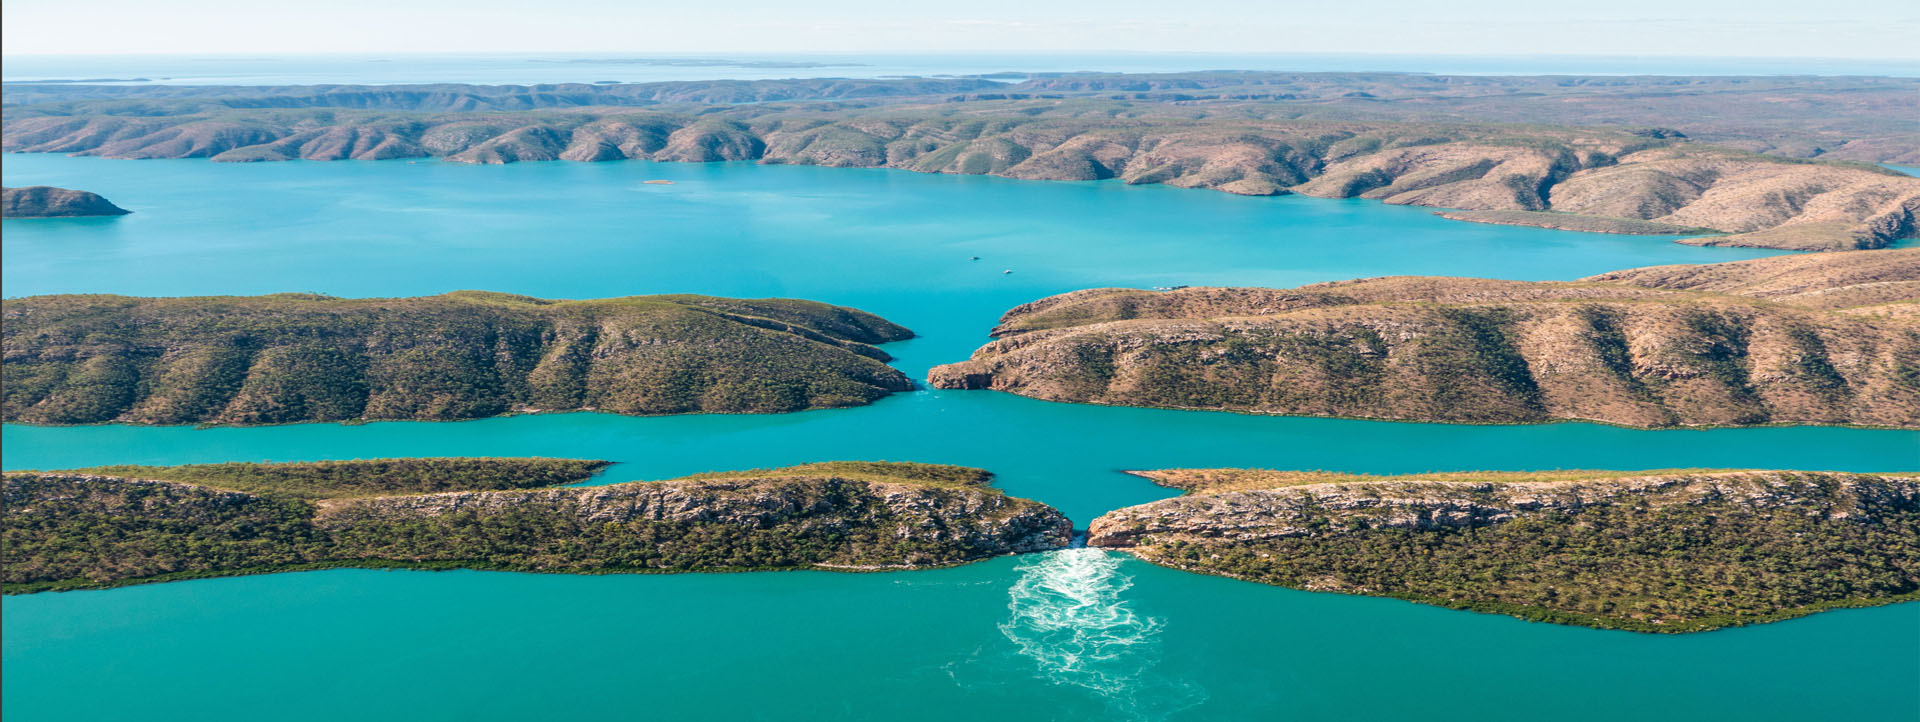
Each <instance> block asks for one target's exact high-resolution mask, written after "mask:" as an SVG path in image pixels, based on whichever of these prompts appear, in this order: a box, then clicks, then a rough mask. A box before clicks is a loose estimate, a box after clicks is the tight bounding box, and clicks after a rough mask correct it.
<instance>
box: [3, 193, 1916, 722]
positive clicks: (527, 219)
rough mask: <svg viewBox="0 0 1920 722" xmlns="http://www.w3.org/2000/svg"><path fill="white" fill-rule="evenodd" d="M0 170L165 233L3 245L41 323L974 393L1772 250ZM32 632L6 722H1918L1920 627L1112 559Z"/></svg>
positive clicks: (578, 440)
mask: <svg viewBox="0 0 1920 722" xmlns="http://www.w3.org/2000/svg"><path fill="white" fill-rule="evenodd" d="M0 172H3V173H4V180H5V183H6V184H7V185H9V186H12V185H28V184H48V185H59V186H65V187H75V188H83V189H87V190H92V191H96V192H99V193H102V194H103V195H105V196H107V197H108V198H109V199H111V200H113V201H114V202H115V203H117V204H119V205H121V206H123V207H125V208H128V209H130V210H133V211H134V214H133V215H130V216H124V217H119V218H108V219H58V220H8V221H4V222H0V243H4V256H5V258H4V264H3V265H0V285H3V286H4V292H5V293H6V294H7V295H8V296H23V295H32V294H45V293H106V292H112V293H125V294H135V295H204V294H220V293H236V294H253V293H270V292H279V291H317V292H322V293H329V294H334V295H340V296H402V295H418V294H431V293H441V292H446V291H451V290H456V289H466V288H474V289H486V290H496V291H506V292H514V293H523V294H529V295H535V296H543V297H553V298H592V297H604V296H619V295H632V294H645V293H670V292H691V293H711V294H718V295H734V296H787V297H800V298H811V299H816V300H821V301H827V302H831V303H838V304H846V305H852V306H857V307H860V308H863V309H866V310H869V311H873V312H875V313H879V314H881V315H883V316H886V317H887V318H889V319H892V320H894V321H897V322H900V323H902V324H905V325H907V326H909V327H911V328H913V329H914V330H916V331H918V332H919V333H920V334H921V337H920V338H917V339H915V340H912V341H907V342H902V343H896V344H889V345H887V346H886V347H885V348H886V350H887V351H889V352H890V353H892V354H894V355H895V356H896V357H897V360H896V362H895V363H896V365H898V366H899V367H900V368H902V369H903V370H905V371H907V372H908V373H909V374H911V375H914V376H924V374H925V371H926V369H927V368H928V367H930V366H932V365H935V364H939V363H945V362H948V361H952V360H957V359H960V358H963V357H965V356H966V354H968V353H969V352H970V351H971V350H972V349H973V348H974V347H976V346H977V345H979V344H980V343H981V342H983V341H984V340H985V334H986V332H987V330H988V329H989V328H991V327H992V325H993V324H994V322H995V319H996V318H997V317H998V315H999V314H1000V313H1001V312H1003V311H1004V310H1006V309H1007V308H1009V307H1011V306H1014V305H1017V304H1019V303H1023V302H1026V301H1029V300H1033V299H1035V298H1039V297H1041V296H1045V295H1048V294H1053V293H1060V292H1064V291H1070V290H1076V289H1080V288H1088V287H1100V286H1127V287H1151V286H1161V285H1176V284H1188V285H1268V286H1292V285H1298V284H1303V283H1311V282H1317V281H1326V280H1334V279H1342V278H1353V277H1364V276H1380V275H1392V274H1447V275H1471V276H1485V277H1497V278H1515V279H1570V278H1578V277H1582V276H1586V275H1590V274H1594V273H1599V272H1602V271H1607V270H1613V269H1618V268H1627V267H1633V266H1643V265H1651V264H1661V263H1707V262H1715V261H1725V260H1737V259H1741V258H1752V257H1758V256H1762V255H1766V252H1761V251H1752V250H1740V249H1724V248H1695V247H1690V246H1682V245H1678V244H1674V243H1671V242H1670V241H1671V240H1672V239H1671V238H1668V237H1645V236H1641V237H1635V236H1613V235H1599V234H1582V233H1572V232H1563V231H1550V230H1542V229H1530V228H1515V227H1505V226H1488V225H1475V224H1467V223H1458V222H1453V221H1447V220H1444V219H1440V218H1438V217H1436V216H1434V215H1432V212H1431V210H1430V209H1421V208H1409V207H1393V206H1385V205H1381V204H1378V203H1373V202H1370V201H1358V200H1355V201H1343V200H1323V199H1311V198H1301V197H1280V198H1243V197H1236V196H1231V195H1227V194H1223V193H1214V192H1207V191H1189V190H1179V189H1172V188H1163V187H1153V186H1147V187H1133V186H1125V185H1122V184H1118V183H1112V182H1091V183H1047V182H1023V181H1013V180H1007V179H999V178H987V177H954V176H932V175H918V174H912V173H905V172H896V171H883V170H852V169H822V168H809V167H782V166H758V165H752V164H709V165H693V164H653V163H644V162H623V163H607V164H579V163H527V164H519V165H510V166H499V167H482V166H465V165H456V164H446V163H438V162H430V161H422V162H407V161H385V162H340V163H313V162H291V163H262V164H252V165H228V164H216V163H210V162H206V161H200V160H154V161H109V160H99V159H85V158H66V157H54V156H33V155H14V156H8V157H7V158H6V161H5V164H4V168H3V169H0ZM647 180H671V181H673V183H672V184H670V185H663V184H646V183H644V181H647ZM973 256H979V257H980V259H981V260H979V261H972V260H969V258H970V257H973ZM1005 271H1012V273H1006V272H1005ZM0 445H3V447H4V457H0V462H3V463H4V466H5V468H7V469H28V468H63V467H73V466H80V465H89V464H102V463H117V462H130V463H185V462H206V461H231V460H279V461H292V460H306V459H341V458H365V457H377V456H403V455H489V454H490V455H522V454H526V455H545V456H572V457H589V458H605V459H611V460H614V461H617V462H619V463H618V464H617V465H616V466H614V467H612V468H611V469H609V470H608V471H607V472H606V473H605V474H604V475H603V476H602V477H601V479H599V480H598V481H607V482H611V481H625V480H632V479H657V478H666V477H671V476H676V475H681V474H685V473H690V472H696V471H704V470H714V469H740V468H750V467H765V466H775V465H784V464H792V463H799V462H806V461H819V460H829V459H889V460H912V461H932V462H947V463H959V464H968V465H973V466H980V467H984V468H988V469H991V470H993V471H995V472H997V473H998V474H999V478H998V483H999V485H1000V486H1001V487H1003V488H1005V489H1006V490H1008V491H1009V492H1010V493H1013V494H1016V495H1019V496H1025V497H1029V498H1034V499H1038V500H1040V501H1044V502H1046V503H1049V504H1053V505H1055V506H1057V507H1058V508H1060V509H1061V510H1063V511H1064V512H1065V513H1067V514H1068V515H1069V516H1070V517H1072V518H1073V519H1074V521H1075V522H1076V523H1077V524H1080V525H1084V524H1085V523H1086V522H1087V521H1088V520H1090V519H1092V518H1093V517H1095V516H1097V515H1099V514H1100V513H1103V512H1105V511H1108V510H1111V509H1114V508H1117V507H1120V506H1125V505H1130V504H1136V503H1140V502H1144V501H1148V500H1152V499H1156V498H1162V497H1165V496H1168V495H1169V493H1168V491H1167V490H1165V489H1160V488H1158V487H1154V486H1152V485H1150V484H1147V483H1146V482H1144V481H1143V480H1141V479H1139V478H1136V477H1132V476H1128V475H1125V474H1122V473H1120V472H1121V471H1122V470H1125V469H1141V468H1164V467H1173V466H1263V467H1274V468H1295V469H1329V470H1342V471H1360V472H1418V471H1440V470H1470V469H1515V470H1520V469H1548V468H1615V469H1641V468H1665V467H1683V466H1684V467H1789V468H1812V469H1843V470H1889V469H1913V468H1920V433H1914V432H1903V431H1883V430H1864V429H1834V428H1805V427H1794V428H1765V429H1718V430H1704V431H1703V430H1684V431H1636V430H1629V429H1621V428H1613V427H1607V426H1599V425H1591V424H1556V425H1542V426H1484V427H1482V426H1448V425H1432V424H1406V423H1385V422H1365V421H1351V420H1336V419H1305V418H1275V417H1259V416H1247V415H1235V414H1224V413H1209V412H1179V411H1164V410H1151V409H1126V408H1104V407H1091V406H1076V405H1066V404H1053V403H1046V402H1040V401H1034V400H1029V399H1023V398H1019V397H1014V396H1010V395H1005V394H999V393H994V392H979V391H976V392H936V391H918V392H914V393H909V394H902V395H897V396H895V397H891V398H888V399H885V400H883V401H881V402H880V403H877V404H874V405H872V406H868V407H863V408H857V409H846V410H833V411H816V412H807V413H800V414H788V415H774V416H718V415H707V416H680V417H657V418H630V417H620V416H611V415H604V414H559V415H540V416H522V417H513V418H502V419H491V420H484V421H473V422H461V423H374V424H363V425H331V424H307V425H293V426H279V427H265V428H218V429H192V428H184V427H173V428H136V427H125V426H97V427H77V428H47V427H26V426H13V425H9V426H6V427H5V428H4V431H3V432H0ZM0 605H3V607H4V609H3V610H0V611H3V612H4V614H0V625H3V628H0V636H3V638H4V644H3V645H0V654H3V657H4V658H3V659H0V663H4V667H5V670H6V674H5V676H4V689H3V690H0V712H3V713H4V716H6V717H7V718H8V719H10V720H21V721H24V720H51V719H122V718H140V719H163V720H170V719H181V720H186V719H192V720H243V719H244V720H256V719H316V720H317V719H337V718H340V717H345V716H353V717H358V718H363V719H382V720H384V719H448V720H452V719H475V718H479V719H527V718H542V717H550V716H555V715H557V714H562V713H564V714H566V715H568V716H572V717H580V718H593V719H601V718H614V719H782V720H787V719H842V718H845V719H876V720H877V719H889V720H891V719H927V720H946V719H952V720H973V719H981V718H989V719H991V718H1002V719H1014V720H1028V719H1034V720H1050V719H1057V720H1082V719H1085V720H1095V719H1098V720H1116V719H1118V720H1125V719H1153V720H1157V719H1169V720H1241V719H1302V720H1318V719H1377V718H1388V717H1410V718H1419V719H1429V720H1454V719H1458V720H1532V719H1539V718H1543V717H1551V718H1555V719H1566V720H1611V719H1621V718H1640V719H1686V718H1694V719H1742V720H1811V719H1835V720H1843V719H1844V720H1851V719H1912V718H1914V717H1916V716H1920V684H1916V682H1920V654H1916V649H1917V648H1920V604H1905V605H1896V606H1890V607H1881V608H1874V609H1863V610H1844V611H1835V612H1827V613H1822V614H1818V615H1814V616H1812V617H1808V618H1804V619H1799V620H1793V621H1788V622H1782V623H1777V624H1770V625H1763V626H1759V627H1751V628H1743V629H1732V630H1725V631H1719V632H1712V633H1706V634H1695V635H1685V636H1654V635H1640V634H1630V633H1622V632H1603V631H1595V630H1587V629H1578V628H1571V627H1561V626H1553V625H1543V624H1534V623H1528V622H1523V621H1520V620H1516V619H1510V618H1506V617H1499V616H1489V615H1480V614H1472V613H1465V612H1455V611H1449V610H1443V609H1438V608H1434V607H1426V606H1421V605H1415V604H1409V603H1405V602H1399V601H1394V600H1382V599H1370V598H1362V597H1350V596H1339V595H1329V594H1314V593H1305V592H1297V591H1291V590H1286V589H1278V588H1272V587H1266V586H1261V585H1255V584H1249V583H1244V582H1239V581H1234V580H1229V579H1222V578H1214V577H1204V576H1197V575H1192V574H1186V573H1182V572H1176V571H1171V570H1165V569H1160V568H1156V567H1152V566H1149V565H1145V564H1142V563H1139V562H1135V561H1132V560H1130V559H1127V558H1125V557H1122V556H1119V555H1114V554H1111V553H1107V552H1103V551H1099V550H1087V549H1075V550H1065V551H1061V552H1055V553H1050V554H1042V555H1028V556H1022V557H1015V558H1004V559H996V560H991V561H987V562H983V563H979V564H974V565H970V566H965V567H959V568H953V569H943V570H933V571H922V572H901V573H880V574H836V573H817V572H789V573H754V574H735V575H614V576H559V575H531V574H510V573H481V572H438V573H432V572H390V571H365V570H336V571H325V572H309V573H298V574H278V575H266V576H255V577H241V578H229V579H213V580H202V581H193V582H181V583H172V584H160V585H148V586H139V587H130V588H125V589H118V590H112V591H103V592H72V593H59V594H36V595H28V596H16V597H7V598H5V599H4V600H3V601H0Z"/></svg>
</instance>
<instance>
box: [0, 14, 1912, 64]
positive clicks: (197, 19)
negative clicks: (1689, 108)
mask: <svg viewBox="0 0 1920 722" xmlns="http://www.w3.org/2000/svg"><path fill="white" fill-rule="evenodd" d="M0 20H4V22H3V23H0V41H3V42H0V45H3V46H4V52H5V53H6V54H8V55H29V54H44V53H182V54H205V53H329V52H340V53H399V52H409V51H411V52H422V53H459V52H562V51H574V52H636V53H639V52H657V53H689V52H692V53H711V52H726V51H757V52H806V51H813V52H862V51H875V52H965V51H983V52H1013V51H1018V52H1036V51H1066V52H1071V51H1116V50H1135V51H1162V52H1164V51H1207V52H1225V53H1342V52H1348V53H1418V54H1474V55H1488V54H1580V55H1636V54H1660V55H1711V56H1756V57H1832V58H1888V59H1912V58H1920V3H1916V2H1914V1H1913V0H1820V1H1819V2H1808V1H1806V0H1609V1H1605V2H1592V3H1579V4H1570V3H1562V2H1552V1H1551V0H1455V1H1453V2H1447V1H1446V0H1431V1H1427V2H1420V1H1416V0H1337V1H1333V2H1324V1H1323V2H1316V3H1301V2H1287V1H1284V0H1281V1H1270V2H1229V1H1225V0H1153V1H1147V0H971V1H969V2H958V3H955V2H942V3H912V2H906V1H902V0H797V1H796V0H788V1H784V2H774V1H770V0H738V1H734V2H708V3H700V4H698V5H691V4H689V3H686V2H685V0H678V1H676V2H615V1H612V0H546V1H545V2H529V1H528V0H329V1H324V2H274V1H273V0H6V2H5V3H4V4H0Z"/></svg>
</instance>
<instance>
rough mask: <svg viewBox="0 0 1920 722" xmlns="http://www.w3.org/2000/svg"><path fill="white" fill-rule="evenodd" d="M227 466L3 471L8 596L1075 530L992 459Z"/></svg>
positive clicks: (974, 553)
mask: <svg viewBox="0 0 1920 722" xmlns="http://www.w3.org/2000/svg"><path fill="white" fill-rule="evenodd" d="M424 461H425V460H383V461H382V462H379V463H381V464H384V465H386V466H388V467H392V466H394V465H396V464H412V465H421V464H422V463H423V462H424ZM527 461H533V460H512V459H506V460H490V463H491V464H492V465H493V466H495V467H498V466H501V465H511V464H515V463H525V462H527ZM342 463H344V464H348V465H352V464H366V463H368V462H342ZM545 463H548V464H551V463H553V462H550V461H548V462H545ZM576 463H577V462H576ZM256 466H260V465H256ZM264 466H272V465H264ZM467 466H469V467H471V466H473V464H468V465H467ZM596 468H597V465H596ZM149 471H154V472H155V475H157V476H160V477H162V478H166V477H170V476H174V475H175V474H173V473H171V472H170V471H169V470H167V469H158V470H149ZM218 471H220V470H214V471H213V472H209V471H208V470H207V469H197V470H195V471H194V472H192V474H191V476H192V477H193V478H194V482H193V483H183V482H177V481H160V480H154V479H150V478H141V477H127V476H105V475H100V474H97V473H87V472H84V471H83V472H16V473H9V474H7V475H6V480H5V500H6V504H5V509H6V511H5V513H4V515H0V522H3V523H0V533H3V534H4V536H5V541H6V544H5V545H4V548H5V562H6V563H5V565H4V568H5V574H4V580H3V581H4V583H5V587H6V591H7V592H8V593H20V592H32V591H41V590H46V589H75V588H88V587H110V586H119V585H123V584H132V583H139V582H143V581H165V580H169V579H183V578H192V577H206V576H225V575H232V574H246V573H260V572H270V571H283V570H292V569H311V568H320V567H336V566H360V567H404V568H427V569H447V568H472V569H508V570H517V571H537V572H572V573H608V572H649V571H651V572H660V571H728V570H746V569H805V568H834V569H845V568H914V567H927V566H938V565H946V564H957V563H963V562H968V561H974V560H978V559H982V558H986V557H992V556H999V555H1004V554H1016V553H1021V552H1030V551H1043V550H1047V549H1055V548H1059V547H1063V546H1066V544H1067V543H1068V542H1069V541H1070V540H1071V539H1072V524H1070V523H1069V522H1068V521H1067V519H1066V518H1065V517H1063V516H1061V515H1060V513H1059V512H1057V511H1054V510H1053V509H1052V508H1049V507H1047V506H1045V505H1042V504H1039V503H1036V502H1032V501H1028V500H1025V499H1016V498H1013V497H1009V496H1006V495H1005V494H1002V493H1000V492H999V491H997V490H995V489H993V488H991V487H990V486H988V481H989V479H990V478H991V475H989V474H987V473H986V472H983V471H980V470H978V469H967V468H962V467H951V466H937V465H926V464H889V463H865V462H835V463H824V464H809V465H805V466H797V467H792V468H787V469H773V470H759V471H749V472H736V473H724V474H702V475H698V476H694V477H687V478H684V479H676V480H671V481H660V482H630V483H623V484H609V485H605V486H588V487H560V488H548V489H499V490H486V489H496V488H497V487H498V484H494V483H487V482H489V481H491V480H479V481H480V483H478V484H474V485H469V484H468V480H467V479H465V478H463V477H461V476H458V475H454V476H451V477H448V478H439V479H435V482H436V483H435V485H436V486H439V487H451V488H455V489H460V488H465V489H467V490H460V491H446V492H440V493H431V494H404V493H403V494H397V495H386V496H367V495H365V490H366V488H367V487H369V486H372V484H367V483H361V481H362V480H360V479H358V478H357V477H356V476H355V473H354V470H353V469H347V470H346V471H345V472H344V473H329V474H328V475H327V478H328V479H331V480H333V481H336V482H339V483H341V484H342V486H343V488H342V490H341V493H340V494H339V495H338V496H330V495H328V494H326V493H324V492H325V489H324V488H320V487H317V486H316V485H315V484H314V483H313V482H314V481H315V479H313V478H310V477H312V476H313V475H311V474H309V475H305V476H304V477H303V478H302V479H301V481H302V482H303V483H302V485H301V486H299V488H297V489H294V490H290V491H288V492H282V491H280V490H278V489H276V488H274V487H273V486H272V485H271V484H264V485H263V484H262V483H260V481H261V475H260V474H259V473H257V472H259V469H257V468H256V469H251V470H247V471H250V472H254V473H253V474H252V476H251V477H250V478H249V481H250V482H251V483H249V484H247V485H246V488H245V489H244V490H242V489H235V488H232V487H233V486H239V485H238V484H228V483H226V481H225V480H223V479H222V478H220V475H219V473H215V472H218ZM336 471H337V470H336ZM480 471H486V470H480ZM465 473H467V474H469V475H471V474H474V473H475V471H474V470H473V469H468V470H466V471H465ZM495 475H496V476H497V475H498V472H495ZM516 485H517V484H516Z"/></svg>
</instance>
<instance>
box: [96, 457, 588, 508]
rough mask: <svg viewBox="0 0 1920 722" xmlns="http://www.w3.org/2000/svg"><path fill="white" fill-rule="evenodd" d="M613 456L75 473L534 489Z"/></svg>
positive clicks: (365, 489)
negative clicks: (588, 459)
mask: <svg viewBox="0 0 1920 722" xmlns="http://www.w3.org/2000/svg"><path fill="white" fill-rule="evenodd" d="M609 463H611V462H606V461H582V460H579V459H491V458H488V459H458V458H436V459H361V460H353V461H307V462H294V463H282V464H271V463H269V464H258V463H227V464H187V465H184V466H133V465H119V466H96V467H91V468H86V469H75V470H74V472H73V473H78V474H93V475H98V476H112V477H119V478H125V479H149V480H153V481H173V482H179V483H182V484H192V485H195V486H204V487H209V488H214V489H225V490H229V491H244V492H249V493H253V494H258V495H261V496H271V497H275V498H283V499H285V498H292V499H306V500H315V499H347V498H353V497H362V496H390V495H394V494H427V493H433V492H440V491H489V490H496V489H535V488H540V487H548V486H560V485H562V484H572V483H577V482H581V481H585V480H587V479H590V478H592V477H593V475H594V474H596V473H598V472H599V471H600V470H601V469H604V468H606V467H607V465H608V464H609Z"/></svg>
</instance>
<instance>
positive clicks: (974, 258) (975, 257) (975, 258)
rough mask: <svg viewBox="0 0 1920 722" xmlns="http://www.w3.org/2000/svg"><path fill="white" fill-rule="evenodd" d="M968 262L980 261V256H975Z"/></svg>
mask: <svg viewBox="0 0 1920 722" xmlns="http://www.w3.org/2000/svg"><path fill="white" fill-rule="evenodd" d="M967 260H969V261H978V260H980V257H979V256H973V257H971V258H968V259H967Z"/></svg>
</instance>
